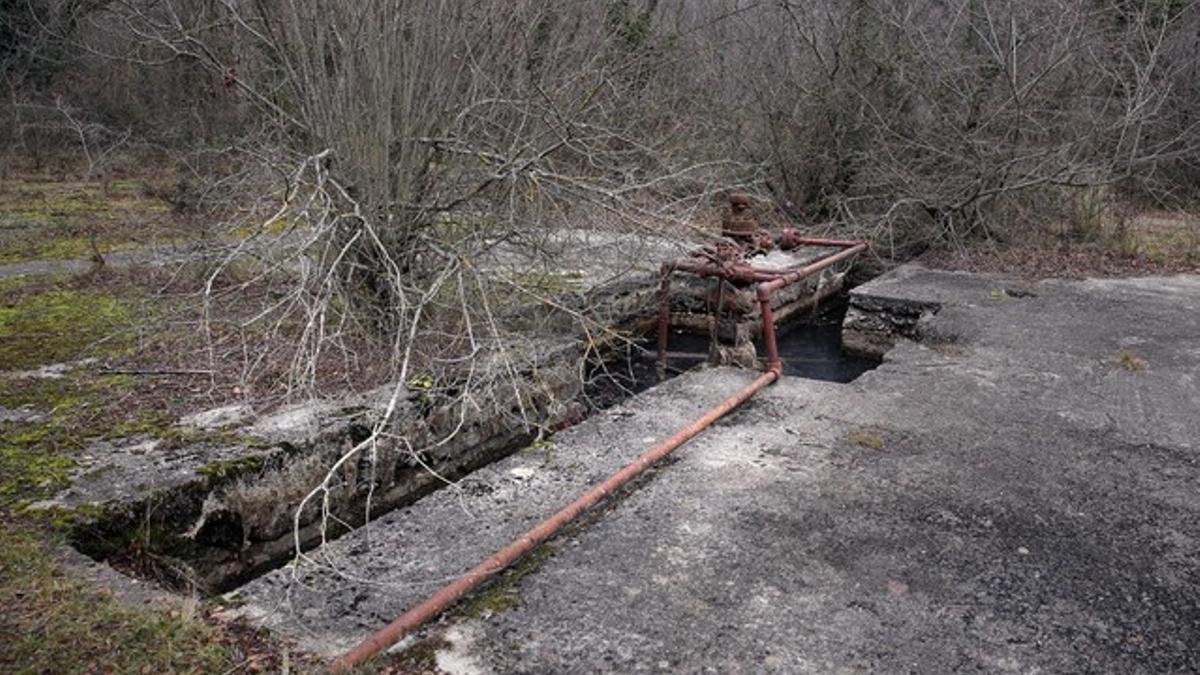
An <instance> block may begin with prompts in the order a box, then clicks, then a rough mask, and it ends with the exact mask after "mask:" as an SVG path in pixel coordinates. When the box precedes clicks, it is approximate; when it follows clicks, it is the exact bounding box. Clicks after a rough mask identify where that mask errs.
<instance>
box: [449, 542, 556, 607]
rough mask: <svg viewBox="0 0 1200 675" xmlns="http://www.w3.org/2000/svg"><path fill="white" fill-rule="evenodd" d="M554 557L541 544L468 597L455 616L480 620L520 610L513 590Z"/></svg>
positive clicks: (518, 600)
mask: <svg viewBox="0 0 1200 675" xmlns="http://www.w3.org/2000/svg"><path fill="white" fill-rule="evenodd" d="M554 554H555V549H554V547H553V546H550V545H549V544H542V545H541V546H539V547H537V548H536V549H534V550H533V551H531V552H530V553H527V554H526V555H525V557H523V558H521V559H520V560H518V561H517V562H516V563H515V564H514V565H513V566H512V567H510V568H508V570H506V571H505V572H503V573H501V575H500V576H499V577H497V578H496V579H495V580H493V581H492V582H491V583H490V584H488V585H487V586H485V587H484V588H483V589H482V590H479V591H477V592H476V593H475V594H474V595H472V596H470V598H469V599H467V600H466V602H464V603H463V604H462V605H461V606H460V608H459V609H458V611H456V612H455V614H456V615H457V616H459V617H462V618H466V619H481V618H486V617H489V616H492V615H494V614H500V613H501V612H507V611H509V610H512V609H516V608H518V607H520V606H521V605H522V604H523V601H522V600H521V594H520V591H519V590H518V588H517V587H518V586H519V585H520V583H521V580H522V579H524V578H525V577H527V576H529V575H530V574H532V573H533V572H535V571H536V570H537V569H538V568H539V567H541V566H542V563H544V562H545V561H546V560H548V559H550V558H552V557H553V556H554Z"/></svg>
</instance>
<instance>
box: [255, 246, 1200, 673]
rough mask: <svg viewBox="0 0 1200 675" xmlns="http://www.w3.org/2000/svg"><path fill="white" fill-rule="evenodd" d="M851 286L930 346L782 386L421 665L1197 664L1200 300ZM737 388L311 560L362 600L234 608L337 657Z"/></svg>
mask: <svg viewBox="0 0 1200 675" xmlns="http://www.w3.org/2000/svg"><path fill="white" fill-rule="evenodd" d="M1013 289H1018V290H1019V291H1020V292H1017V293H1008V292H1006V290H1013ZM856 292H857V293H862V294H870V295H871V296H872V297H875V298H883V299H884V300H887V299H892V300H895V301H913V300H920V301H930V302H935V303H937V304H938V305H939V309H938V310H937V311H936V313H933V314H932V315H931V316H930V317H928V318H927V319H926V320H925V321H924V323H923V326H922V330H921V335H922V336H924V337H925V342H923V343H914V342H911V341H901V342H900V343H899V344H898V345H897V346H896V348H895V349H893V350H892V351H891V352H890V353H889V354H888V356H887V359H886V360H885V363H884V364H883V365H882V366H881V367H879V368H878V369H876V370H874V371H871V372H868V373H866V374H865V375H863V376H862V377H861V378H859V379H858V380H856V381H854V382H852V383H850V384H844V385H843V384H833V383H827V382H818V381H811V380H801V379H796V378H790V379H785V380H783V381H782V382H780V383H778V384H776V385H775V386H773V387H771V388H769V389H768V390H766V391H765V392H763V393H762V394H760V395H759V396H758V397H756V398H755V399H754V400H752V401H751V402H750V403H748V404H747V405H746V406H744V407H743V408H742V409H740V410H738V411H737V412H735V413H733V414H732V415H730V416H729V417H727V418H726V419H724V420H722V421H721V422H719V423H718V424H717V425H716V426H715V427H714V428H712V429H710V430H709V431H707V432H705V433H704V434H702V435H701V436H699V437H698V438H696V439H695V440H693V441H692V442H690V443H688V444H687V445H685V446H683V447H682V448H681V449H680V450H679V451H677V453H676V454H675V455H674V456H673V457H672V459H670V460H669V461H668V462H666V463H665V464H664V465H662V466H660V467H659V468H658V469H656V470H654V471H653V472H652V473H651V475H649V476H648V477H646V478H644V479H642V480H639V481H637V482H636V484H635V485H634V486H633V487H632V488H630V489H628V490H626V491H625V492H624V494H623V495H622V496H621V498H620V499H619V500H616V501H615V502H614V503H612V504H610V505H609V506H608V507H607V509H606V510H605V511H604V512H603V513H602V514H599V515H598V516H596V517H593V518H591V519H590V520H589V522H588V523H587V524H586V525H585V526H583V527H578V528H575V529H574V530H572V531H571V532H569V533H568V534H567V535H566V536H563V537H560V538H558V539H556V540H554V541H553V542H552V543H551V544H550V546H549V547H548V548H547V549H545V550H544V551H542V556H541V562H540V563H539V564H538V566H537V567H536V569H533V570H532V571H527V573H524V574H521V575H516V576H509V577H508V578H507V579H505V580H503V581H502V582H501V584H500V585H499V586H493V587H492V588H491V589H485V590H484V591H482V592H481V593H482V594H481V595H479V596H478V597H479V598H482V599H487V594H488V593H492V594H495V593H497V592H503V593H504V594H505V602H503V603H494V605H488V604H487V603H477V605H478V604H482V605H483V606H484V607H493V606H494V609H488V610H485V611H481V612H480V611H474V612H463V611H461V610H460V611H457V612H451V613H450V615H449V616H447V617H443V619H442V620H441V621H440V622H439V623H437V624H435V625H433V626H430V627H427V628H426V629H425V630H424V631H423V632H422V634H421V635H419V636H417V637H416V638H415V639H411V640H410V641H408V642H407V643H405V644H412V643H413V642H414V641H416V640H420V639H422V638H428V637H434V636H438V637H442V638H443V639H445V640H447V642H448V644H449V645H450V646H449V647H448V648H445V649H443V652H445V653H444V654H440V655H439V658H438V663H439V665H440V666H441V667H442V668H443V669H446V670H448V671H463V672H467V671H469V672H494V673H558V672H635V671H656V670H657V671H664V672H668V671H669V672H721V673H725V672H786V673H794V672H817V673H829V672H861V671H875V672H914V673H938V672H967V671H970V672H975V671H983V672H1008V671H1011V672H1054V673H1060V672H1080V673H1083V672H1129V673H1133V672H1147V673H1148V672H1194V671H1196V670H1198V669H1200V494H1198V493H1197V487H1198V486H1200V454H1198V453H1200V447H1198V442H1197V438H1200V347H1198V345H1200V340H1198V339H1197V338H1198V334H1200V319H1197V317H1198V316H1200V278H1198V277H1195V276H1179V277H1171V278H1155V279H1126V280H1103V281H1098V280H1088V281H1045V282H1040V283H1036V284H1025V285H1020V286H1019V287H1018V286H1015V285H1014V282H1012V281H1011V280H1006V279H1002V278H997V277H987V276H978V275H969V274H961V273H949V272H936V271H930V270H924V269H921V268H919V267H905V268H901V269H899V270H897V271H894V272H893V273H891V274H890V275H888V276H886V277H883V278H881V279H878V280H876V281H874V282H871V283H870V284H867V285H866V286H863V287H860V288H859V289H857V291H856ZM1125 355H1128V356H1129V357H1134V358H1133V359H1130V358H1128V357H1126V356H1125ZM750 377H751V374H750V373H747V372H743V371H735V370H729V369H712V370H706V371H701V372H696V373H692V374H688V375H685V376H682V377H680V378H677V379H676V380H673V381H671V382H669V383H667V384H665V385H663V386H660V387H657V388H655V389H652V390H650V391H648V392H646V393H644V394H642V395H641V396H639V397H637V398H635V399H632V400H630V401H627V402H626V403H625V404H624V405H622V406H620V407H618V408H616V409H614V410H612V411H609V412H607V413H604V414H601V415H599V416H597V417H595V418H593V419H591V420H588V421H586V422H585V423H583V424H582V425H580V426H578V427H576V428H574V429H572V430H570V431H568V432H565V433H563V434H560V435H559V436H557V437H556V438H555V446H554V448H553V450H552V451H545V450H539V451H532V452H530V453H523V454H518V455H514V456H513V457H511V458H509V459H507V460H505V461H503V462H501V463H498V464H496V465H493V466H492V467H489V468H488V469H487V470H485V471H483V472H480V473H479V474H477V475H476V476H473V477H472V478H471V479H470V480H469V481H467V482H466V483H464V485H463V486H462V489H461V490H459V491H455V490H442V491H440V492H438V493H436V494H435V495H432V496H431V497H428V498H426V499H424V500H422V501H421V502H418V503H417V504H414V505H413V506H412V507H409V508H407V509H404V510H401V511H397V512H394V513H392V514H389V515H388V516H386V517H384V518H381V519H379V520H377V521H376V522H374V523H373V524H372V525H370V526H368V527H366V528H363V529H361V530H359V531H357V532H355V533H354V534H352V535H349V536H347V537H345V538H343V539H341V540H339V541H337V542H334V543H332V544H330V545H328V546H327V547H326V549H325V550H323V551H318V552H317V553H316V557H317V559H328V560H336V561H338V562H339V563H340V564H342V565H344V569H345V570H347V571H348V572H350V573H352V574H354V575H356V576H357V577H359V578H360V580H359V581H353V580H348V579H346V578H344V577H338V576H336V575H330V574H327V573H322V572H320V571H319V570H317V569H315V568H314V567H312V566H302V567H301V568H299V569H297V570H281V571H279V572H276V573H273V574H271V575H268V576H266V577H263V578H261V579H259V580H257V581H255V582H253V583H252V584H250V585H248V586H247V587H245V588H244V589H243V590H242V591H241V593H240V595H241V597H242V599H243V600H244V601H245V602H246V605H245V607H244V609H243V611H245V612H246V613H247V614H249V615H251V616H255V617H258V618H259V619H260V620H261V621H263V622H264V623H265V624H266V625H269V626H271V627H272V628H273V629H274V630H276V631H278V632H280V633H281V634H284V635H288V636H292V637H295V638H298V639H299V640H300V641H301V642H302V643H303V644H304V645H305V646H307V647H309V648H312V649H314V650H316V651H319V652H323V653H327V654H334V653H336V652H337V650H339V649H343V648H345V647H346V646H348V645H349V644H351V643H352V642H354V641H355V640H357V639H360V638H362V637H364V636H365V635H366V634H367V633H368V632H369V631H371V630H373V629H375V628H379V627H381V626H382V625H383V624H385V623H386V622H387V621H390V620H391V619H392V618H394V617H395V616H397V615H398V614H399V613H400V612H402V611H403V610H404V609H405V608H406V607H408V606H409V605H411V604H413V603H414V602H416V601H418V600H419V599H420V598H421V597H423V596H424V595H425V594H427V593H429V592H432V591H433V590H436V587H437V582H439V581H442V580H444V579H445V578H446V577H447V576H450V575H452V574H454V573H456V572H459V571H462V570H465V569H467V568H468V567H470V566H472V565H473V564H475V563H476V562H478V560H480V559H482V558H483V557H485V556H486V555H487V554H489V553H490V552H491V551H492V550H493V549H494V548H496V546H497V545H498V544H500V543H503V541H502V540H504V539H505V538H506V537H508V536H510V535H512V534H516V533H518V532H519V531H522V530H523V529H525V528H526V527H528V526H529V525H530V524H532V523H533V522H534V521H535V520H536V519H537V518H538V517H539V516H541V515H545V514H548V513H550V512H552V511H553V510H555V509H556V508H557V507H559V506H560V505H561V504H562V503H565V501H566V500H567V499H568V498H569V497H570V496H572V495H573V494H574V493H576V492H578V491H579V489H580V488H582V486H584V485H586V484H590V483H592V482H594V481H596V480H599V479H600V478H602V477H603V476H604V475H606V474H607V473H608V472H609V471H610V470H611V469H613V468H615V467H617V466H618V465H620V464H622V463H623V462H625V461H626V460H628V459H629V458H630V457H632V456H634V455H635V454H637V453H639V452H641V451H643V450H644V449H646V448H647V447H649V446H650V445H651V444H652V442H653V441H654V440H658V439H661V438H663V437H665V436H667V435H669V434H670V433H672V432H673V431H675V430H676V429H677V428H678V427H680V426H682V425H683V424H685V423H686V422H687V421H690V420H691V419H692V418H694V417H695V416H697V415H698V414H699V412H700V411H702V410H703V409H704V408H706V407H707V406H709V405H711V404H713V403H715V402H717V401H718V400H720V399H722V398H724V397H725V396H727V395H729V394H732V393H733V392H734V391H735V390H736V389H738V388H739V387H740V386H741V385H743V384H744V383H746V382H747V381H749V379H750ZM539 453H541V454H539ZM517 469H531V470H532V473H530V472H529V471H517ZM468 513H469V514H470V515H467V514H468ZM293 571H294V572H295V577H296V578H297V579H299V580H301V582H302V583H300V584H291V583H289V582H290V580H291V578H292V573H293ZM285 599H290V603H289V602H285V601H284V600H285ZM442 644H446V643H442ZM404 646H405V645H401V647H402V648H403V647H404ZM464 664H465V665H464Z"/></svg>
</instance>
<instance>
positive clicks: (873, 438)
mask: <svg viewBox="0 0 1200 675" xmlns="http://www.w3.org/2000/svg"><path fill="white" fill-rule="evenodd" d="M845 440H846V442H847V443H851V444H853V445H857V446H860V447H863V448H867V449H869V450H883V447H884V441H883V436H880V435H879V434H877V433H875V432H874V431H867V430H865V429H857V430H855V431H851V432H850V433H848V434H846V439H845Z"/></svg>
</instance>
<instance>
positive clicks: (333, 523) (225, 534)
mask: <svg viewBox="0 0 1200 675" xmlns="http://www.w3.org/2000/svg"><path fill="white" fill-rule="evenodd" d="M644 340H645V339H644V338H637V339H635V340H632V341H630V342H628V343H625V344H624V345H622V346H620V347H609V348H608V349H606V350H605V351H603V352H601V353H593V354H592V357H591V358H589V359H586V360H585V363H584V364H583V366H582V374H583V382H582V387H581V389H580V390H579V393H578V394H577V395H576V396H575V397H574V399H573V400H572V401H570V402H569V403H571V404H572V406H573V410H574V411H575V412H573V413H572V414H570V415H568V416H566V417H565V418H563V419H559V420H558V421H557V422H556V423H555V424H554V425H553V426H549V425H547V426H537V425H534V427H532V428H529V429H524V430H513V431H507V432H504V433H500V434H496V435H494V436H492V437H489V438H484V439H482V440H481V441H480V442H479V443H478V444H476V445H475V446H473V447H471V448H468V449H466V451H464V453H463V457H461V458H459V459H457V460H455V461H454V462H453V464H452V466H449V467H436V468H437V472H436V474H435V473H434V472H432V471H430V470H429V467H430V466H431V464H432V463H431V462H429V463H426V464H423V465H422V464H416V465H413V466H408V467H404V468H402V469H400V470H399V472H400V473H399V474H398V475H397V477H396V480H395V482H396V483H397V484H402V485H403V493H404V494H402V495H401V496H399V497H397V498H395V499H393V500H391V501H390V502H389V503H387V505H386V507H382V508H381V507H378V506H377V507H376V508H373V509H372V511H371V519H372V520H374V519H376V518H379V517H380V516H382V515H384V514H386V513H389V512H391V511H394V510H396V509H401V508H404V507H406V506H409V505H411V504H413V503H415V502H417V501H418V500H420V499H422V498H424V497H426V496H428V495H430V494H432V493H434V492H436V491H438V490H441V489H443V488H445V487H446V486H447V485H448V483H447V482H446V481H451V482H454V481H459V480H462V479H463V478H466V477H467V476H469V475H470V474H472V473H473V472H475V471H478V470H479V469H482V468H484V467H486V466H488V465H490V464H492V463H494V462H497V461H500V460H502V459H504V458H506V457H509V456H510V455H513V454H515V453H517V452H520V451H522V450H525V449H528V448H531V447H536V444H537V443H539V442H544V441H545V440H548V439H549V438H550V437H552V436H553V434H554V433H557V432H558V431H562V430H565V429H567V428H569V427H572V426H575V425H577V424H579V423H581V422H583V421H584V420H586V419H587V418H589V417H591V416H592V415H594V414H596V413H598V412H600V411H603V410H606V409H608V408H611V407H613V406H616V405H619V404H620V403H622V402H624V401H626V400H628V399H629V398H631V397H633V396H635V395H637V394H639V393H641V392H643V391H646V390H647V389H649V388H651V387H653V386H655V385H656V384H659V380H658V379H657V378H656V374H655V368H654V365H653V363H652V362H647V361H645V360H644V359H642V358H639V356H638V355H639V353H640V352H641V351H642V350H643V347H642V346H641V342H643V341H644ZM679 372H682V371H672V372H670V373H669V374H668V379H670V378H671V377H674V376H676V375H678V374H679ZM501 416H503V413H497V418H496V420H489V421H490V422H496V421H497V420H499V418H500V417H501ZM343 435H344V438H343V439H342V441H341V443H342V444H345V443H349V444H353V443H357V442H359V441H362V440H364V439H365V438H366V437H367V436H368V435H369V429H368V426H365V425H355V426H351V427H349V428H348V429H346V430H345V432H344V434H343ZM331 442H332V443H334V444H337V443H338V441H336V439H335V440H334V441H331V440H330V439H323V440H322V441H321V443H324V444H329V443H331ZM247 454H248V455H249V454H250V451H249V450H248V451H247ZM320 454H321V451H320V450H319V449H317V448H298V447H293V446H290V445H288V444H283V445H281V446H279V447H274V448H271V449H269V450H267V451H266V454H265V455H255V456H254V457H247V458H246V460H245V461H241V460H235V461H232V462H230V463H229V465H228V466H223V467H221V471H219V472H215V473H209V474H206V475H203V476H198V477H197V479H196V480H195V481H193V482H191V483H188V484H185V485H183V486H180V487H177V488H172V489H169V490H166V491H162V492H159V493H155V494H153V495H151V496H149V497H144V498H131V500H130V501H127V502H120V503H109V504H106V505H104V506H103V507H101V508H99V509H97V510H95V511H94V512H91V513H89V514H88V517H86V518H83V519H81V520H80V521H79V522H76V523H74V524H73V526H72V527H71V529H70V531H69V534H68V541H69V543H70V545H71V546H72V547H73V548H75V549H76V550H77V551H79V552H80V553H83V554H84V555H86V556H88V557H89V558H92V559H93V560H96V561H97V562H106V563H108V564H109V565H111V566H112V567H113V568H114V569H116V570H117V571H120V572H122V573H123V574H126V575H127V576H130V577H134V578H139V579H146V580H149V581H152V582H155V583H157V584H158V585H160V586H163V587H165V588H168V589H172V590H176V591H179V592H185V593H193V592H197V591H198V592H201V593H205V594H220V593H226V592H229V591H232V590H235V589H237V588H239V587H241V586H242V585H244V584H246V583H249V582H250V581H252V580H254V579H256V578H258V577H260V576H262V575H264V574H267V573H268V572H271V571H272V570H275V569H278V568H279V567H282V566H283V565H286V564H287V563H288V562H290V561H291V560H292V559H293V558H294V555H295V546H294V540H293V538H292V536H291V534H290V530H289V532H288V533H287V534H286V535H285V536H283V537H280V538H279V539H277V540H274V541H266V542H254V543H253V544H251V545H249V546H246V545H245V544H243V542H246V541H247V539H248V537H247V534H248V531H249V528H250V525H249V524H248V523H245V522H243V519H242V518H241V517H240V515H239V514H237V513H226V514H218V515H216V516H214V517H210V518H209V519H208V521H207V522H206V525H205V527H204V528H203V529H202V530H200V531H198V532H197V531H196V529H195V526H194V523H195V522H196V520H197V518H198V517H199V516H200V515H201V514H202V513H203V512H204V511H205V508H206V501H207V500H209V498H210V497H211V496H212V495H219V494H221V493H222V491H224V490H226V489H228V488H229V487H230V486H232V485H234V484H235V483H238V482H246V483H248V484H259V483H261V484H267V483H269V482H270V481H272V480H276V478H277V477H279V476H286V474H287V473H288V471H289V467H290V466H292V465H293V464H296V463H299V462H304V461H305V460H306V457H307V456H308V455H312V456H318V455H320ZM423 461H427V462H428V460H427V459H426V460H423ZM359 471H360V472H361V473H365V468H363V467H359ZM288 520H289V521H290V515H289V516H288ZM365 524H366V518H365V512H357V511H354V510H351V511H350V512H349V513H348V514H345V515H344V516H339V517H337V518H334V519H331V520H330V521H329V523H328V529H327V530H326V531H325V533H324V534H323V535H322V536H313V537H308V538H307V539H306V540H305V541H304V543H303V544H302V548H303V549H304V550H306V551H307V550H311V549H313V548H315V547H316V546H318V545H320V544H321V543H322V542H323V541H333V540H335V539H338V538H340V537H342V536H344V535H346V534H348V533H350V532H353V531H355V530H356V529H358V528H359V527H362V526H363V525H365ZM189 530H190V531H189Z"/></svg>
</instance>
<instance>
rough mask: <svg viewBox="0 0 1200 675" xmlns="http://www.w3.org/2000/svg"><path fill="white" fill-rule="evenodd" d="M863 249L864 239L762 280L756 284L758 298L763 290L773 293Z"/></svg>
mask: <svg viewBox="0 0 1200 675" xmlns="http://www.w3.org/2000/svg"><path fill="white" fill-rule="evenodd" d="M865 250H867V242H865V241H859V242H855V243H854V244H853V245H852V246H849V247H847V248H844V249H843V250H841V251H839V252H837V253H834V254H833V255H828V256H825V257H824V258H821V259H819V260H817V261H816V262H814V263H810V264H808V265H805V266H804V267H801V268H800V269H798V270H793V271H791V272H786V273H784V274H781V275H779V276H778V277H776V278H774V279H771V280H770V281H764V282H762V283H760V284H759V285H758V292H759V294H760V295H759V298H760V299H761V297H762V296H761V293H763V292H764V291H766V292H767V293H768V294H770V293H773V292H775V291H777V290H779V289H781V288H783V287H784V286H790V285H791V284H794V283H796V282H797V281H799V280H801V279H803V278H805V277H807V276H809V275H811V274H815V273H817V272H820V271H821V270H823V269H825V268H827V267H831V266H833V265H836V264H837V263H839V262H842V261H843V260H848V259H850V258H853V257H854V256H856V255H858V254H859V253H862V252H863V251H865Z"/></svg>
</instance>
